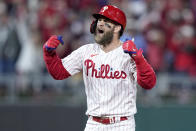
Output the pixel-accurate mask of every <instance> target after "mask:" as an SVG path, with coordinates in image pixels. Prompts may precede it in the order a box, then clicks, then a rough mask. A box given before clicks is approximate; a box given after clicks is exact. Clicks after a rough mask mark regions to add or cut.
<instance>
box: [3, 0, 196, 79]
mask: <svg viewBox="0 0 196 131" xmlns="http://www.w3.org/2000/svg"><path fill="white" fill-rule="evenodd" d="M106 4H112V5H115V6H117V7H119V8H121V9H122V10H123V11H124V12H125V13H126V16H127V26H126V30H125V32H124V35H123V36H122V37H121V40H122V41H124V40H127V39H129V38H132V37H134V38H135V43H136V46H137V47H138V48H142V49H143V50H144V55H145V57H146V58H147V59H148V61H149V63H150V64H151V65H152V66H153V68H154V69H155V71H156V72H157V73H159V72H169V73H172V74H180V75H186V76H189V77H195V76H196V0H0V73H1V74H2V73H15V74H17V75H19V76H21V75H22V76H23V75H26V74H27V75H28V74H36V73H37V74H39V73H44V72H45V73H46V72H47V71H46V68H45V65H44V61H43V53H42V46H43V44H44V42H45V41H46V40H47V39H48V38H49V37H50V36H51V35H54V34H55V35H63V39H64V41H65V44H64V45H61V46H60V47H59V48H57V53H58V55H59V57H61V58H63V57H65V56H67V55H68V54H69V53H70V52H72V51H73V50H75V49H77V48H78V47H80V46H81V45H84V44H87V43H92V42H94V40H93V35H92V34H90V32H89V28H90V24H91V21H92V19H93V18H92V16H91V14H92V13H95V12H97V11H98V10H99V9H100V8H101V7H102V6H103V5H106Z"/></svg>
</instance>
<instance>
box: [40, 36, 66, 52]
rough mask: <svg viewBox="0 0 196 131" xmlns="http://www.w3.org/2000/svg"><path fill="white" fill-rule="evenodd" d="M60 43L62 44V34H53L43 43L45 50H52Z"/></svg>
mask: <svg viewBox="0 0 196 131" xmlns="http://www.w3.org/2000/svg"><path fill="white" fill-rule="evenodd" d="M60 43H61V44H64V42H63V40H62V36H56V35H53V36H51V37H50V38H49V39H48V41H46V43H45V44H44V48H45V49H46V50H47V51H52V50H55V49H56V48H57V47H58V45H59V44H60Z"/></svg>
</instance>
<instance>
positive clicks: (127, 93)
mask: <svg viewBox="0 0 196 131" xmlns="http://www.w3.org/2000/svg"><path fill="white" fill-rule="evenodd" d="M93 17H94V18H95V20H94V21H93V22H92V24H91V28H90V31H91V33H92V34H93V35H94V39H95V42H96V43H92V44H86V45H83V46H81V47H80V48H78V49H77V50H75V51H73V52H72V53H71V54H70V55H68V56H67V57H65V58H63V59H60V58H59V57H58V56H57V54H56V51H55V49H56V48H57V46H58V45H59V44H60V43H62V44H63V41H62V37H61V36H55V35H54V36H51V37H50V38H49V40H48V41H47V42H46V43H45V44H44V46H43V51H44V60H45V63H46V67H47V69H48V71H49V73H50V74H51V75H52V76H53V78H54V79H57V80H62V79H65V78H68V77H69V76H72V75H74V74H76V73H78V72H80V71H83V79H84V84H85V92H86V96H87V111H86V115H87V116H88V121H87V124H86V127H85V131H135V120H134V114H135V113H136V91H137V87H136V85H137V83H138V84H139V85H140V86H141V87H142V88H145V89H151V88H153V87H154V85H155V83H156V76H155V73H154V71H153V69H152V67H151V66H150V65H149V64H148V62H147V61H146V60H145V58H144V57H143V55H142V49H139V50H138V49H137V48H136V46H135V44H134V42H133V41H131V40H128V41H126V42H124V43H122V42H121V41H120V39H119V38H120V36H121V35H122V34H123V31H124V30H125V26H126V16H125V14H124V12H123V11H122V10H120V9H119V8H117V7H115V6H112V5H106V6H104V7H102V9H101V10H100V12H99V13H97V14H93Z"/></svg>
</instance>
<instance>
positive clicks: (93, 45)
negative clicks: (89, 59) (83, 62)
mask: <svg viewBox="0 0 196 131" xmlns="http://www.w3.org/2000/svg"><path fill="white" fill-rule="evenodd" d="M80 48H81V49H83V50H86V51H92V50H97V49H98V45H97V44H96V43H89V44H85V45H82V46H81V47H80Z"/></svg>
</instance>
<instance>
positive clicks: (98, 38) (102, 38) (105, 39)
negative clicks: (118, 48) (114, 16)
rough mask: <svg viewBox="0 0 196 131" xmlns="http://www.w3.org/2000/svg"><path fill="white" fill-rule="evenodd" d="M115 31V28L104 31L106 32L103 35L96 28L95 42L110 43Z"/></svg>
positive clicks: (104, 44)
mask: <svg viewBox="0 0 196 131" xmlns="http://www.w3.org/2000/svg"><path fill="white" fill-rule="evenodd" d="M113 32H114V28H113V29H111V30H110V31H108V32H104V34H103V35H102V34H99V33H98V31H97V30H96V31H95V35H94V38H95V42H96V43H98V44H100V45H103V46H107V45H109V44H110V43H111V41H112V39H113Z"/></svg>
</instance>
